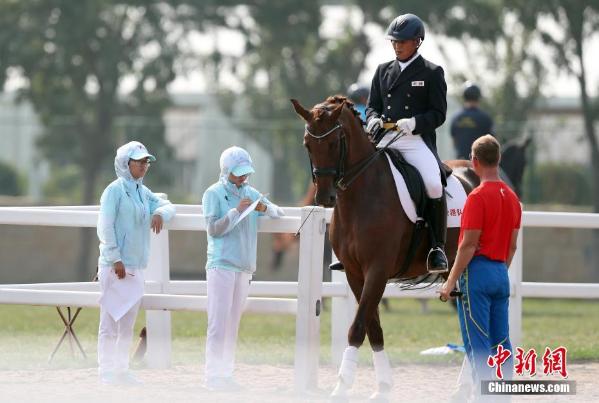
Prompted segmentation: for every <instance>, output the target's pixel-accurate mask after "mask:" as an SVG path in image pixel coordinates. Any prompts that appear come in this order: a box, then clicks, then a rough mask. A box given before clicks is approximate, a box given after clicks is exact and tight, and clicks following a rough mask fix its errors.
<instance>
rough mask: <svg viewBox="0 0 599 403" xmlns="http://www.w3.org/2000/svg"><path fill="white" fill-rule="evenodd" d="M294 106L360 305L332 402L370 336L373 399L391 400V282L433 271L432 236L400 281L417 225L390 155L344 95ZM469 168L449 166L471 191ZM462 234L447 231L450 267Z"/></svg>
mask: <svg viewBox="0 0 599 403" xmlns="http://www.w3.org/2000/svg"><path fill="white" fill-rule="evenodd" d="M291 102H292V103H293V107H294V108H295V111H296V112H297V114H298V115H299V116H301V117H302V118H303V119H304V120H305V122H306V126H305V132H304V146H305V147H306V149H307V151H308V154H309V157H310V161H311V163H312V166H313V174H314V181H315V183H316V196H315V200H316V204H319V205H323V206H325V207H333V206H334V207H335V208H334V211H333V217H332V220H331V226H330V236H329V237H330V241H331V244H332V246H333V250H334V251H335V254H336V255H337V257H338V258H339V260H340V262H341V263H342V264H343V266H344V267H345V274H346V277H347V281H348V283H349V286H350V288H351V290H352V292H353V294H354V296H355V297H356V300H357V301H358V309H357V312H356V316H355V318H354V321H353V323H352V325H351V327H350V329H349V333H348V344H349V345H348V347H347V348H346V349H345V352H344V354H343V359H342V363H341V366H340V369H339V377H338V382H337V386H336V388H335V390H334V391H333V393H332V397H334V398H344V397H345V396H346V394H347V390H348V389H349V388H350V387H351V385H352V383H353V380H354V375H355V369H356V365H357V351H358V350H357V349H358V348H359V347H360V346H361V345H362V343H363V342H364V339H365V337H366V335H367V334H368V339H369V341H370V345H371V347H372V350H373V362H374V367H375V374H376V379H377V385H378V387H377V391H376V392H375V394H374V395H373V396H372V398H373V399H383V400H384V399H386V397H387V395H388V393H389V391H390V389H391V386H392V380H391V368H390V365H389V360H388V358H387V356H386V354H385V352H384V341H383V330H382V328H381V325H380V320H379V312H378V305H379V302H380V300H381V298H382V296H383V292H384V291H385V286H386V284H387V281H388V280H390V279H396V280H397V279H399V280H402V279H413V278H417V277H419V276H422V275H425V274H427V270H426V253H427V252H428V249H429V239H428V234H425V236H423V241H422V242H421V243H420V245H419V246H418V248H417V251H416V253H415V255H414V259H413V260H412V262H411V264H410V265H409V267H408V268H407V270H406V271H405V273H402V274H401V275H400V276H399V278H398V272H399V270H400V268H401V267H402V265H403V263H404V259H405V257H406V254H407V252H408V246H409V244H410V239H411V235H412V231H413V230H414V224H413V223H412V222H411V221H410V220H409V219H408V217H407V216H406V214H405V212H404V210H403V208H402V206H401V203H400V201H399V197H398V196H397V191H396V187H395V183H394V181H393V176H392V173H391V169H390V167H389V163H388V161H387V158H386V157H385V156H384V155H383V154H377V153H376V148H375V146H374V145H373V144H372V142H371V141H370V139H369V137H368V135H367V134H366V132H365V131H364V129H363V127H362V123H361V121H360V119H359V117H358V116H357V112H355V110H354V108H353V104H352V103H351V101H349V100H347V99H346V98H345V97H342V96H335V97H329V98H327V99H326V100H325V101H324V102H323V103H320V104H318V105H316V106H314V108H312V110H306V109H305V108H304V107H303V106H302V105H300V103H299V102H298V101H297V100H291ZM468 164H469V163H468V162H467V161H455V162H452V161H450V162H448V165H450V166H452V167H453V166H455V168H456V169H455V171H454V174H455V175H456V177H458V179H460V182H461V183H462V185H463V186H464V188H465V189H466V193H469V192H470V191H471V190H472V189H473V187H474V185H475V184H474V183H472V181H468V180H467V179H466V178H465V177H463V176H462V177H461V178H460V176H459V175H460V174H461V173H463V172H465V171H469V172H468V174H470V175H472V176H470V175H469V177H470V178H471V179H473V178H474V180H476V178H477V177H476V175H474V174H473V171H472V170H471V169H469V167H468ZM362 168H363V169H362ZM425 232H426V231H425ZM458 235H459V229H458V228H452V229H450V230H449V231H448V232H447V243H446V253H447V258H448V260H449V261H450V262H452V261H453V260H455V255H456V251H457V240H458Z"/></svg>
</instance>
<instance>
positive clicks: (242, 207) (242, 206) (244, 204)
mask: <svg viewBox="0 0 599 403" xmlns="http://www.w3.org/2000/svg"><path fill="white" fill-rule="evenodd" d="M250 204H252V200H251V199H248V198H247V197H246V198H245V199H241V201H240V202H239V206H237V211H239V212H240V213H243V210H245V209H246V208H248V207H249V206H250Z"/></svg>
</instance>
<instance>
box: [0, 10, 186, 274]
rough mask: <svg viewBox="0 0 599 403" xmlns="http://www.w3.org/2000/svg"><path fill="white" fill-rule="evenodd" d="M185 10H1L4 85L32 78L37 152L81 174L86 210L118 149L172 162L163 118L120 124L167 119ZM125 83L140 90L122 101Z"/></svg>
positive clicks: (84, 258)
mask: <svg viewBox="0 0 599 403" xmlns="http://www.w3.org/2000/svg"><path fill="white" fill-rule="evenodd" d="M188 11H189V10H188V7H186V6H184V5H183V6H181V5H178V2H174V1H173V2H170V3H167V2H155V1H141V0H138V1H135V0H131V1H126V0H125V1H122V0H119V1H114V0H96V1H76V2H73V1H69V0H27V1H17V0H4V1H2V2H0V27H1V29H0V84H2V85H3V84H4V80H5V79H6V77H7V72H8V71H9V69H13V71H18V73H19V74H20V76H21V77H22V78H24V79H25V80H26V85H25V86H24V88H23V89H22V90H21V94H20V95H21V97H22V98H23V99H26V100H28V101H29V102H31V103H32V104H33V106H34V108H35V110H36V112H37V114H38V115H39V117H40V119H41V122H42V123H43V125H44V128H45V131H44V133H43V135H42V136H41V139H40V142H39V145H40V146H41V149H42V150H43V152H44V154H45V156H46V157H47V158H48V159H49V160H50V161H51V162H52V163H53V164H56V165H59V166H61V165H66V164H69V163H75V164H76V165H77V166H79V168H80V172H79V173H80V178H81V181H82V183H83V186H82V195H81V202H82V203H84V204H91V203H93V202H95V201H96V192H97V187H98V183H97V182H98V177H99V175H100V173H101V170H102V167H110V166H111V165H112V158H113V154H114V151H115V148H116V146H117V145H119V144H121V143H123V142H125V141H127V140H130V139H132V138H133V137H135V138H136V139H139V140H140V141H142V142H145V143H147V145H148V147H149V148H150V149H152V150H159V151H160V153H161V157H166V156H167V155H165V154H167V152H168V149H167V147H166V146H165V145H164V140H163V125H162V122H161V119H160V118H158V120H155V121H154V122H150V124H145V125H137V126H135V127H133V125H132V123H131V122H129V123H127V124H125V125H120V127H118V128H116V127H115V122H116V121H117V120H118V118H119V117H122V116H125V115H138V116H144V115H145V114H146V113H148V111H149V113H148V114H151V116H159V117H160V116H161V114H162V111H163V110H164V108H165V107H166V106H167V105H168V97H167V93H166V86H167V84H168V83H170V82H171V81H172V80H173V79H174V78H175V71H174V64H175V60H176V58H177V56H178V55H180V54H181V50H180V48H179V46H178V45H179V40H180V39H181V38H182V36H183V35H184V32H185V29H184V27H185V25H184V21H185V19H186V18H187V17H188V16H189V13H188ZM181 20H182V21H183V24H181V23H180V24H178V25H177V21H181ZM125 79H127V80H128V81H129V84H130V85H131V86H132V87H133V90H132V91H131V92H130V93H129V94H127V95H126V96H123V95H121V94H119V89H120V88H121V85H122V83H123V81H124V80H125ZM140 128H141V129H143V130H140ZM117 129H118V130H117ZM92 236H93V235H92V233H91V232H90V231H85V232H84V236H82V237H81V239H82V240H81V253H80V270H81V273H82V274H81V276H82V277H89V275H88V274H84V273H86V272H87V271H88V270H87V269H86V265H87V264H88V261H89V258H88V257H89V250H90V248H89V245H90V241H91V238H92Z"/></svg>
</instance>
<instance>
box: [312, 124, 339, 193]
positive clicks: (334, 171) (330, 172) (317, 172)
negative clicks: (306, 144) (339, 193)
mask: <svg viewBox="0 0 599 403" xmlns="http://www.w3.org/2000/svg"><path fill="white" fill-rule="evenodd" d="M337 130H340V131H341V134H340V135H339V143H340V144H339V147H340V151H339V159H338V160H337V166H336V167H335V168H319V167H316V166H314V164H313V163H312V158H310V167H311V168H312V182H316V178H317V177H319V176H332V177H333V182H334V184H335V187H336V188H338V189H341V190H345V189H346V186H345V187H344V186H343V182H342V181H343V178H344V175H345V157H346V156H347V141H346V140H345V130H343V126H342V125H341V123H340V122H339V121H337V123H336V124H335V126H333V128H332V129H330V130H329V131H327V132H326V133H324V134H320V135H317V134H314V133H312V132H311V131H310V129H308V124H306V133H307V134H308V135H309V136H310V137H312V138H314V139H317V140H322V139H324V138H325V137H327V136H328V135H330V134H331V133H334V132H335V131H337Z"/></svg>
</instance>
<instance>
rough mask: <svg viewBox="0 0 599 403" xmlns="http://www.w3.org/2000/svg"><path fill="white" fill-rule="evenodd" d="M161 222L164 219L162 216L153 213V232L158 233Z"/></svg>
mask: <svg viewBox="0 0 599 403" xmlns="http://www.w3.org/2000/svg"><path fill="white" fill-rule="evenodd" d="M163 223H164V220H163V219H162V216H161V215H160V214H155V215H154V216H152V224H151V228H152V230H153V231H154V233H156V234H160V231H162V225H163Z"/></svg>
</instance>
